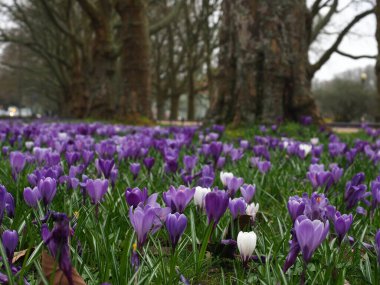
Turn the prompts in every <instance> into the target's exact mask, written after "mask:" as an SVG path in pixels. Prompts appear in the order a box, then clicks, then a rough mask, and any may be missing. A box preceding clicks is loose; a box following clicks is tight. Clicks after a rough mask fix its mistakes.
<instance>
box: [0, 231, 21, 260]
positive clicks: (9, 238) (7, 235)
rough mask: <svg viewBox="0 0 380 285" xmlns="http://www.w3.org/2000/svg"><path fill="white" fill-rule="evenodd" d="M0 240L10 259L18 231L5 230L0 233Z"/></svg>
mask: <svg viewBox="0 0 380 285" xmlns="http://www.w3.org/2000/svg"><path fill="white" fill-rule="evenodd" d="M2 242H3V246H4V248H5V252H6V254H7V257H8V260H12V258H13V254H14V252H15V250H16V247H17V244H18V233H17V232H16V231H15V230H13V231H11V230H6V231H5V232H4V233H3V235H2Z"/></svg>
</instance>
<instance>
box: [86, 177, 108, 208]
mask: <svg viewBox="0 0 380 285" xmlns="http://www.w3.org/2000/svg"><path fill="white" fill-rule="evenodd" d="M86 190H87V193H88V196H90V198H91V202H92V204H97V203H99V202H100V201H101V200H102V198H103V196H104V194H106V193H107V190H108V180H102V179H95V180H92V179H88V180H87V182H86Z"/></svg>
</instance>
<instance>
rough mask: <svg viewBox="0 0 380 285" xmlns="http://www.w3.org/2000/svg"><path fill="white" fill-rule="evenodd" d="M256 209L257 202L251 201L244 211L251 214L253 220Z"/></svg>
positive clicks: (257, 209)
mask: <svg viewBox="0 0 380 285" xmlns="http://www.w3.org/2000/svg"><path fill="white" fill-rule="evenodd" d="M258 211H259V203H257V204H255V203H251V204H249V205H248V206H247V209H246V210H245V213H246V214H247V215H249V216H251V219H252V220H253V221H254V220H255V218H256V214H257V212H258Z"/></svg>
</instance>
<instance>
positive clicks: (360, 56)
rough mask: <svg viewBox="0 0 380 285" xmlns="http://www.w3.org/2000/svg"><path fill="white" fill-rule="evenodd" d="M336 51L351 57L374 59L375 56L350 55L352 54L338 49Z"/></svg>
mask: <svg viewBox="0 0 380 285" xmlns="http://www.w3.org/2000/svg"><path fill="white" fill-rule="evenodd" d="M336 53H337V54H340V55H341V56H345V57H348V58H351V59H361V58H369V59H376V58H377V55H352V54H349V53H346V52H343V51H340V50H338V49H337V50H336Z"/></svg>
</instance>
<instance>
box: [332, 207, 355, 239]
mask: <svg viewBox="0 0 380 285" xmlns="http://www.w3.org/2000/svg"><path fill="white" fill-rule="evenodd" d="M352 221H353V219H352V214H349V215H346V214H343V215H341V213H340V212H339V211H336V212H335V216H334V228H335V232H336V234H337V235H338V239H339V241H340V242H341V241H342V240H343V238H344V237H345V235H346V234H347V232H348V231H349V229H350V227H351V225H352Z"/></svg>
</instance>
